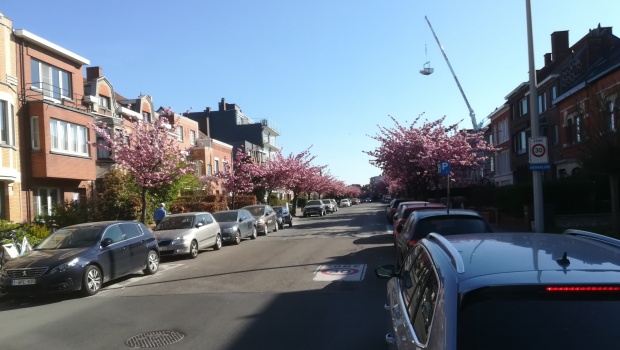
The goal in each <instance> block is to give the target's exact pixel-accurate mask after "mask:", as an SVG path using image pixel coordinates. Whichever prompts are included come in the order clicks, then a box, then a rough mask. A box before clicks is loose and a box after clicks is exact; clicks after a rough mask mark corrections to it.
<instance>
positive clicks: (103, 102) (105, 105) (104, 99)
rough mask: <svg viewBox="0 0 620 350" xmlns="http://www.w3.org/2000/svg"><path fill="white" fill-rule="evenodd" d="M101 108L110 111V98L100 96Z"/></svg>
mask: <svg viewBox="0 0 620 350" xmlns="http://www.w3.org/2000/svg"><path fill="white" fill-rule="evenodd" d="M99 107H101V108H104V109H107V110H110V98H109V97H107V96H101V95H99Z"/></svg>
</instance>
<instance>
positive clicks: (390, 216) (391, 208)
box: [385, 198, 416, 224]
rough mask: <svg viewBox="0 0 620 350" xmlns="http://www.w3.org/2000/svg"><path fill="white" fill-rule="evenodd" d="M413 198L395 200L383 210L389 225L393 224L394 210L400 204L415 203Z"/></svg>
mask: <svg viewBox="0 0 620 350" xmlns="http://www.w3.org/2000/svg"><path fill="white" fill-rule="evenodd" d="M415 201H416V200H415V199H414V198H395V199H392V200H391V201H390V204H388V206H387V208H385V217H386V218H387V221H388V222H389V223H390V224H393V223H394V214H396V208H398V205H399V204H400V203H402V202H415Z"/></svg>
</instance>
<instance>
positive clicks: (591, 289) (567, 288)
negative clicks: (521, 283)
mask: <svg viewBox="0 0 620 350" xmlns="http://www.w3.org/2000/svg"><path fill="white" fill-rule="evenodd" d="M545 290H546V291H547V292H620V286H548V287H546V288H545Z"/></svg>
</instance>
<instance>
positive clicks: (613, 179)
mask: <svg viewBox="0 0 620 350" xmlns="http://www.w3.org/2000/svg"><path fill="white" fill-rule="evenodd" d="M609 188H610V190H611V223H612V228H613V237H615V238H620V198H619V196H618V174H610V175H609Z"/></svg>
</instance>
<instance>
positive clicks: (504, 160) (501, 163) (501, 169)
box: [496, 150, 510, 175]
mask: <svg viewBox="0 0 620 350" xmlns="http://www.w3.org/2000/svg"><path fill="white" fill-rule="evenodd" d="M509 172H510V153H509V151H507V150H506V151H503V152H501V153H500V154H498V155H497V172H496V174H497V175H503V174H508V173H509Z"/></svg>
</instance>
